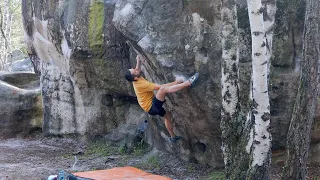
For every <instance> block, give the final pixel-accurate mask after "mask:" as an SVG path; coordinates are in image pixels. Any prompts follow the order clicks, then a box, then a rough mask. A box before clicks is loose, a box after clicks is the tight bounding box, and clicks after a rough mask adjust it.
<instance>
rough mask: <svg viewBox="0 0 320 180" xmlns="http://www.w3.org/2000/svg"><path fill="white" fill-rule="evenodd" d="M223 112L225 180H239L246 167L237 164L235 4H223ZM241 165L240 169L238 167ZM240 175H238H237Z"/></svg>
mask: <svg viewBox="0 0 320 180" xmlns="http://www.w3.org/2000/svg"><path fill="white" fill-rule="evenodd" d="M221 2H222V9H221V20H222V24H223V26H222V28H223V29H222V38H221V41H222V63H221V64H222V67H221V71H222V77H221V88H222V89H221V93H222V109H221V130H222V150H223V155H224V163H225V169H226V178H227V179H233V177H234V176H236V177H239V175H238V173H239V171H238V169H239V168H242V167H243V164H241V163H240V164H238V163H237V161H239V159H237V158H239V155H237V149H238V148H241V146H240V147H238V146H237V145H238V144H239V141H237V138H239V136H238V135H237V129H238V128H237V127H238V123H237V122H238V119H237V118H238V117H239V116H238V114H239V111H240V110H239V108H240V106H239V87H238V84H239V83H238V82H239V50H238V49H239V43H238V22H237V21H238V20H237V7H236V4H235V1H234V0H222V1H221ZM237 165H240V167H237ZM237 172H238V173H237Z"/></svg>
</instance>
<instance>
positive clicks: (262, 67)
mask: <svg viewBox="0 0 320 180" xmlns="http://www.w3.org/2000/svg"><path fill="white" fill-rule="evenodd" d="M247 2H248V12H249V20H250V27H251V36H252V96H253V110H252V115H253V117H254V125H253V131H254V133H253V143H252V146H251V156H252V162H251V167H257V166H258V167H259V166H264V167H267V166H268V165H269V163H270V151H271V134H270V132H269V131H268V128H269V126H270V104H269V95H268V64H269V62H268V61H269V59H268V58H267V52H266V40H265V38H264V36H265V26H264V21H263V13H262V3H261V0H248V1H247Z"/></svg>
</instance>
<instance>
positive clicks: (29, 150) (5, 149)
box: [0, 137, 320, 180]
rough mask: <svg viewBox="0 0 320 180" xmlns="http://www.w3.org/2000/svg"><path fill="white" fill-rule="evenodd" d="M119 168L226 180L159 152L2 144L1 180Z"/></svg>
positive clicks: (65, 142) (312, 170)
mask: <svg viewBox="0 0 320 180" xmlns="http://www.w3.org/2000/svg"><path fill="white" fill-rule="evenodd" d="M75 154H76V155H75ZM75 158H76V159H75ZM119 166H134V167H137V168H140V169H142V170H144V171H147V172H151V173H154V174H158V175H163V176H167V177H170V178H172V179H174V180H180V179H181V180H198V179H200V180H201V179H202V180H204V179H212V180H213V179H214V180H224V178H223V175H222V172H221V171H219V170H214V169H213V168H212V167H209V166H203V165H198V164H194V163H188V162H183V161H181V160H179V159H177V158H175V157H173V156H171V155H169V154H166V153H163V152H159V151H156V150H152V151H142V150H137V151H135V152H133V153H131V154H126V153H124V152H122V150H121V149H119V148H116V147H112V146H109V145H106V144H105V142H103V143H101V142H100V143H94V144H85V143H84V142H81V141H77V140H74V139H65V138H42V137H40V138H39V137H38V138H28V139H21V138H16V139H7V140H0V180H23V179H30V180H46V179H47V178H48V176H49V175H51V174H57V173H58V171H59V170H61V169H63V170H66V171H69V172H76V171H89V170H99V169H109V168H112V167H119ZM309 174H310V176H309V177H308V178H307V179H310V180H311V179H317V178H319V177H320V171H319V166H312V167H309ZM270 175H271V179H272V180H278V179H280V177H281V167H272V168H271V172H270Z"/></svg>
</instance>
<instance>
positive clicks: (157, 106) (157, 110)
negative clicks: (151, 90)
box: [148, 97, 166, 117]
mask: <svg viewBox="0 0 320 180" xmlns="http://www.w3.org/2000/svg"><path fill="white" fill-rule="evenodd" d="M163 103H164V102H162V101H160V100H158V99H157V98H156V97H154V98H153V99H152V106H151V108H150V110H149V112H148V113H149V114H150V115H159V116H161V117H163V116H164V115H165V114H166V111H165V110H164V109H163V107H162V105H163Z"/></svg>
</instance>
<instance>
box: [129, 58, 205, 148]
mask: <svg viewBox="0 0 320 180" xmlns="http://www.w3.org/2000/svg"><path fill="white" fill-rule="evenodd" d="M136 60H137V64H136V67H135V68H132V69H128V70H127V71H126V74H125V78H126V79H127V80H128V81H129V82H132V84H133V88H134V91H135V93H136V95H137V99H138V103H139V105H140V106H141V108H142V109H143V110H144V111H146V112H147V113H149V114H150V115H159V116H161V117H164V124H165V126H166V128H167V130H168V132H169V134H170V136H171V137H170V141H171V142H176V141H178V140H179V139H180V138H181V137H180V136H177V135H175V134H174V132H173V128H172V122H171V113H170V112H168V111H165V110H164V108H163V107H162V106H163V103H164V102H165V96H166V95H167V93H173V92H177V91H179V90H181V89H184V88H187V87H190V86H191V87H192V86H194V84H195V82H196V80H197V79H198V77H199V73H195V74H194V75H193V76H192V77H191V78H189V79H188V80H187V81H184V78H182V77H179V78H176V80H175V81H174V82H171V83H167V84H162V85H159V84H156V83H152V82H149V81H147V80H146V79H144V78H143V77H142V76H141V63H142V62H143V61H144V58H143V57H142V56H141V55H137V57H136ZM154 90H158V92H157V93H156V95H154V93H153V91H154Z"/></svg>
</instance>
